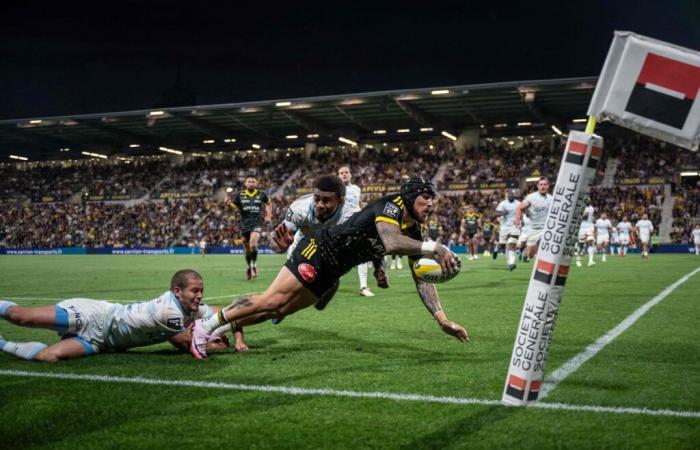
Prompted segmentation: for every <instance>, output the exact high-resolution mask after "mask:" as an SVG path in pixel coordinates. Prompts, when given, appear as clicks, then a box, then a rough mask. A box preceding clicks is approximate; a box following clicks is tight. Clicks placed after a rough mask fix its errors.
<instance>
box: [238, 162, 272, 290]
mask: <svg viewBox="0 0 700 450" xmlns="http://www.w3.org/2000/svg"><path fill="white" fill-rule="evenodd" d="M257 185H258V180H257V179H256V178H255V177H254V176H249V177H247V178H246V179H245V184H244V189H243V190H242V191H241V192H239V193H238V195H236V197H234V199H233V202H231V205H233V206H235V207H236V209H238V211H239V212H240V214H241V222H242V224H241V240H242V241H243V247H244V249H245V261H246V263H247V269H246V277H247V278H248V279H249V280H250V279H251V278H256V277H257V276H258V269H257V267H256V263H257V260H258V240H259V239H260V232H261V231H262V228H261V225H262V222H263V221H264V222H265V223H270V222H272V205H271V204H270V199H269V198H268V196H267V194H266V193H265V192H263V191H259V190H258V189H257ZM263 214H264V215H263Z"/></svg>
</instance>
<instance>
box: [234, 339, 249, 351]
mask: <svg viewBox="0 0 700 450" xmlns="http://www.w3.org/2000/svg"><path fill="white" fill-rule="evenodd" d="M248 350H250V349H249V348H248V344H246V343H245V341H244V340H243V339H240V340H238V339H236V352H238V353H245V352H247V351H248Z"/></svg>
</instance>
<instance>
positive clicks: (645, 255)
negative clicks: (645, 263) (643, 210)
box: [634, 214, 654, 259]
mask: <svg viewBox="0 0 700 450" xmlns="http://www.w3.org/2000/svg"><path fill="white" fill-rule="evenodd" d="M634 228H635V229H636V231H637V236H638V237H639V242H641V243H642V248H641V252H642V259H649V242H650V241H651V233H652V232H653V231H654V225H652V223H651V220H649V216H648V215H647V214H643V215H642V218H641V219H640V220H638V221H637V224H636V225H635V226H634Z"/></svg>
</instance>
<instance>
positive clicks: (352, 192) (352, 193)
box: [338, 166, 374, 297]
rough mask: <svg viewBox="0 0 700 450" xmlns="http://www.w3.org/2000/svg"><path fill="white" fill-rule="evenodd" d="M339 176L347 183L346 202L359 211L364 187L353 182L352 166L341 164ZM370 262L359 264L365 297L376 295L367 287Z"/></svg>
mask: <svg viewBox="0 0 700 450" xmlns="http://www.w3.org/2000/svg"><path fill="white" fill-rule="evenodd" d="M338 176H339V177H340V179H341V180H343V183H345V203H348V204H349V205H350V206H353V207H356V208H357V210H358V211H359V210H360V208H362V207H364V206H365V205H364V204H363V202H362V189H360V186H358V185H356V184H352V173H350V166H340V168H339V169H338ZM368 264H369V263H363V264H360V265H359V266H357V275H358V276H359V278H360V295H362V296H364V297H374V292H372V291H371V290H370V289H369V287H367V266H368Z"/></svg>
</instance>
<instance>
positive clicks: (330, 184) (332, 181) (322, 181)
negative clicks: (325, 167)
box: [314, 175, 345, 198]
mask: <svg viewBox="0 0 700 450" xmlns="http://www.w3.org/2000/svg"><path fill="white" fill-rule="evenodd" d="M314 189H318V190H319V191H321V192H335V193H336V195H338V198H343V197H345V184H344V183H343V180H341V179H340V178H338V177H336V176H335V175H323V176H321V177H318V178H316V180H315V181H314Z"/></svg>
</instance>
